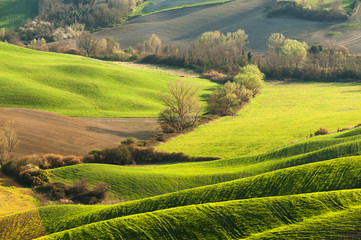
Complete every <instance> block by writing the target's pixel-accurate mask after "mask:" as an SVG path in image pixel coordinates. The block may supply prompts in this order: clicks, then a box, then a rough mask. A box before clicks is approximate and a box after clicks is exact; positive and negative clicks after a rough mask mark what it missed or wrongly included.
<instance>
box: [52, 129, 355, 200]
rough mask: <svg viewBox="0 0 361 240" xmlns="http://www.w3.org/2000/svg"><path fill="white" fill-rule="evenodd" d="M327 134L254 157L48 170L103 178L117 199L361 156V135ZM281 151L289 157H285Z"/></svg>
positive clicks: (58, 176) (62, 176)
mask: <svg viewBox="0 0 361 240" xmlns="http://www.w3.org/2000/svg"><path fill="white" fill-rule="evenodd" d="M356 130H357V129H356ZM356 130H353V131H356ZM357 131H358V130H357ZM338 135H339V134H335V137H336V136H338ZM328 138H330V139H324V137H323V138H322V137H321V138H319V140H316V139H315V140H312V141H305V142H304V143H302V142H300V143H296V144H293V145H290V146H286V147H284V149H277V150H274V151H272V152H269V153H266V154H263V155H260V156H255V157H250V158H234V159H224V160H216V161H212V162H193V163H179V164H165V165H153V166H142V167H127V166H114V165H107V164H81V165H76V166H68V167H63V168H57V169H53V170H49V173H50V174H51V179H52V181H60V182H66V183H72V182H74V181H75V180H76V179H79V178H86V179H87V180H88V181H89V182H90V183H91V184H96V183H97V182H99V181H104V182H106V183H107V184H108V185H109V186H110V187H111V191H112V194H114V197H116V198H121V199H124V200H134V199H140V198H145V197H150V196H155V195H160V194H165V193H169V192H176V191H179V190H183V189H189V188H194V187H199V186H204V185H210V184H216V183H220V182H226V181H231V180H234V179H238V178H245V177H249V176H254V175H257V174H262V173H266V172H271V171H274V170H277V169H287V168H289V167H293V166H299V165H304V164H308V163H312V162H321V161H326V160H330V159H335V158H341V157H348V156H356V155H360V154H361V139H360V135H355V136H351V137H346V138H342V139H341V138H331V137H330V136H328ZM317 143H318V144H319V147H316V146H317ZM308 151H310V152H308ZM292 152H294V154H295V155H294V156H292V155H291V154H292ZM281 154H284V155H285V156H286V157H285V158H282V157H280V155H281Z"/></svg>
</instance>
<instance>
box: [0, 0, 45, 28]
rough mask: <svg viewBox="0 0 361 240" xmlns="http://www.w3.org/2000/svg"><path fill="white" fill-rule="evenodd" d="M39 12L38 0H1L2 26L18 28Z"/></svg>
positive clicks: (0, 22) (0, 14)
mask: <svg viewBox="0 0 361 240" xmlns="http://www.w3.org/2000/svg"><path fill="white" fill-rule="evenodd" d="M37 14H38V0H1V1H0V28H7V29H11V28H14V29H17V28H18V27H20V26H21V24H22V23H24V22H25V21H26V20H28V19H33V18H34V17H35V16H36V15H37Z"/></svg>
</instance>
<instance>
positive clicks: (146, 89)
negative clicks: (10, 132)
mask: <svg viewBox="0 0 361 240" xmlns="http://www.w3.org/2000/svg"><path fill="white" fill-rule="evenodd" d="M0 71H1V72H2V73H1V85H0V87H1V88H0V90H1V91H0V107H21V108H34V109H40V110H47V111H50V112H55V113H60V114H64V115H68V116H83V117H85V116H87V117H157V115H158V113H159V111H160V110H161V109H163V106H162V104H161V101H160V99H159V97H158V93H159V92H161V91H164V90H165V89H166V87H167V84H168V81H170V80H174V79H177V78H179V77H177V76H174V75H171V74H166V73H163V72H159V71H153V70H147V69H139V68H133V67H125V66H120V65H117V64H112V63H106V62H100V61H94V60H92V59H88V58H84V57H79V56H73V55H65V54H56V53H44V52H38V51H33V50H29V49H24V48H19V47H16V46H12V45H9V44H4V43H0ZM184 80H185V81H191V82H194V83H195V84H196V85H198V86H200V88H201V89H202V90H201V91H200V94H201V95H202V96H205V95H207V94H208V93H209V91H210V89H211V88H213V87H215V86H217V84H215V83H212V82H210V81H208V80H205V79H198V78H190V79H185V78H184Z"/></svg>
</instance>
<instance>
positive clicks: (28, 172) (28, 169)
mask: <svg viewBox="0 0 361 240" xmlns="http://www.w3.org/2000/svg"><path fill="white" fill-rule="evenodd" d="M80 163H82V157H78V156H74V155H71V156H62V155H56V154H45V155H32V156H27V157H24V158H22V159H20V160H11V161H8V162H7V163H5V164H4V165H3V166H2V168H1V171H2V172H3V173H5V174H6V175H9V176H12V177H14V178H15V179H17V180H18V181H19V183H21V184H23V185H26V186H30V187H31V186H39V185H42V184H45V183H47V182H49V180H50V177H49V173H48V172H47V171H45V170H44V169H51V168H57V167H64V166H68V165H75V164H80Z"/></svg>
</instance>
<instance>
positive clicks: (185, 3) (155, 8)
mask: <svg viewBox="0 0 361 240" xmlns="http://www.w3.org/2000/svg"><path fill="white" fill-rule="evenodd" d="M229 1H233V0H196V1H194V0H181V1H169V0H148V1H145V2H143V3H142V4H140V5H139V6H138V7H137V9H136V10H135V12H134V15H147V14H152V13H155V12H160V11H169V10H173V9H179V8H187V7H195V6H203V5H209V4H220V3H225V2H229Z"/></svg>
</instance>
